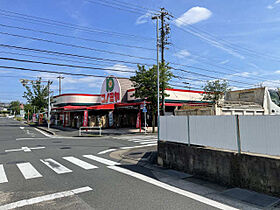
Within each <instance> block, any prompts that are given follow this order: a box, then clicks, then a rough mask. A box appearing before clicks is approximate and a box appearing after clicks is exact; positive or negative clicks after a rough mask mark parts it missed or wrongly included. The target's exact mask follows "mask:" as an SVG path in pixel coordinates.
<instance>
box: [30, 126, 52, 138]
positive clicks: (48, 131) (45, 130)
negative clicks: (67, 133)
mask: <svg viewBox="0 0 280 210" xmlns="http://www.w3.org/2000/svg"><path fill="white" fill-rule="evenodd" d="M34 127H36V128H38V129H40V130H42V131H44V132H46V133H49V134H51V135H53V136H55V132H53V131H50V130H48V129H45V128H42V127H39V126H34Z"/></svg>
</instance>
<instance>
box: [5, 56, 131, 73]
mask: <svg viewBox="0 0 280 210" xmlns="http://www.w3.org/2000/svg"><path fill="white" fill-rule="evenodd" d="M0 60H7V61H17V62H25V63H37V64H44V65H53V66H60V67H70V68H80V69H92V70H105V71H116V72H129V73H135V71H129V70H122V69H112V68H100V67H91V66H78V65H71V64H61V63H50V62H43V61H34V60H24V59H16V58H7V57H0Z"/></svg>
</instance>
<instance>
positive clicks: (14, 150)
mask: <svg viewBox="0 0 280 210" xmlns="http://www.w3.org/2000/svg"><path fill="white" fill-rule="evenodd" d="M18 151H22V149H7V150H5V152H18Z"/></svg>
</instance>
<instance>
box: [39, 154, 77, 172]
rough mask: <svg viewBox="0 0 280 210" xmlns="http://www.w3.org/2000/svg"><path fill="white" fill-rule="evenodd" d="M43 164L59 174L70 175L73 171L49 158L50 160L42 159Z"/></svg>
mask: <svg viewBox="0 0 280 210" xmlns="http://www.w3.org/2000/svg"><path fill="white" fill-rule="evenodd" d="M40 161H41V162H42V163H44V164H45V165H46V166H48V167H49V168H50V169H52V170H53V171H54V172H56V173H57V174H64V173H70V172H72V170H70V169H69V168H66V167H65V166H63V165H61V164H60V163H58V162H56V161H55V160H53V159H51V158H49V159H44V160H42V159H40Z"/></svg>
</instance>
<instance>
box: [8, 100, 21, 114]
mask: <svg viewBox="0 0 280 210" xmlns="http://www.w3.org/2000/svg"><path fill="white" fill-rule="evenodd" d="M9 109H10V110H12V112H13V113H14V115H17V114H19V113H20V102H19V101H12V102H11V103H10V106H9Z"/></svg>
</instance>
